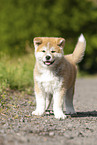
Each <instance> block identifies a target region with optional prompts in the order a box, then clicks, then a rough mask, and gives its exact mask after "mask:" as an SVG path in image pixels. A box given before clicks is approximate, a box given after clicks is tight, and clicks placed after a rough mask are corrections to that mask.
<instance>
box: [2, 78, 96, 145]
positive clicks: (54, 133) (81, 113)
mask: <svg viewBox="0 0 97 145" xmlns="http://www.w3.org/2000/svg"><path fill="white" fill-rule="evenodd" d="M8 95H9V96H8V97H9V99H7V100H6V102H7V107H6V109H4V110H2V111H1V114H0V145H70V144H72V145H97V142H96V140H97V78H84V79H83V78H82V79H77V81H76V88H75V96H74V106H75V110H76V111H77V115H76V116H67V118H66V119H65V120H57V119H55V118H54V115H53V112H52V107H51V108H50V110H48V112H46V113H45V115H44V116H41V117H36V116H34V117H33V116H31V112H32V110H34V109H35V98H34V96H33V95H32V96H30V95H29V96H27V95H24V94H22V96H20V97H18V96H19V94H18V96H17V93H11V94H10V93H8ZM10 98H11V100H10Z"/></svg>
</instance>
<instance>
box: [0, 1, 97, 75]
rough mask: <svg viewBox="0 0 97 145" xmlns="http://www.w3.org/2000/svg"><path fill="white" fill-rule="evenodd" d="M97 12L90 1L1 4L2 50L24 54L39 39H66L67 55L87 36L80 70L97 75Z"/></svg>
mask: <svg viewBox="0 0 97 145" xmlns="http://www.w3.org/2000/svg"><path fill="white" fill-rule="evenodd" d="M96 25H97V8H96V7H95V6H93V4H92V3H90V2H88V1H87V0H83V1H80V0H72V1H71V0H68V1H65V0H60V1H59V0H35V1H34V0H0V49H1V50H3V51H5V52H6V53H11V54H13V53H14V54H15V53H17V54H20V52H21V53H24V52H25V43H26V42H27V41H30V42H32V39H33V38H34V37H36V36H50V37H51V36H53V37H56V36H57V37H64V38H66V40H67V42H66V47H68V48H69V49H65V53H70V52H71V50H73V49H74V46H75V44H76V40H77V37H78V36H79V35H80V33H83V34H85V37H86V39H87V50H86V58H85V59H84V61H83V62H82V63H81V64H80V69H84V70H85V71H89V72H95V71H97V58H96V56H95V57H94V55H96V52H97V41H96V38H97V33H96V32H97V27H96Z"/></svg>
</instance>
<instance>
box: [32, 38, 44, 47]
mask: <svg viewBox="0 0 97 145" xmlns="http://www.w3.org/2000/svg"><path fill="white" fill-rule="evenodd" d="M33 42H34V47H35V50H36V49H37V47H38V46H39V45H41V44H42V39H41V38H40V37H35V38H34V40H33Z"/></svg>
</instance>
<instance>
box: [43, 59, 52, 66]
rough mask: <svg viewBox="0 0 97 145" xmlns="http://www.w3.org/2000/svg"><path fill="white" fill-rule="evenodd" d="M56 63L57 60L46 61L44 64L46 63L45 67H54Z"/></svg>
mask: <svg viewBox="0 0 97 145" xmlns="http://www.w3.org/2000/svg"><path fill="white" fill-rule="evenodd" d="M54 62H55V60H54V61H44V62H43V63H44V64H45V65H47V66H50V65H52V64H53V63H54Z"/></svg>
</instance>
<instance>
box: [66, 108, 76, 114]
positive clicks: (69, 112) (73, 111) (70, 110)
mask: <svg viewBox="0 0 97 145" xmlns="http://www.w3.org/2000/svg"><path fill="white" fill-rule="evenodd" d="M66 114H70V115H72V114H76V112H75V110H74V109H70V108H69V109H67V110H66Z"/></svg>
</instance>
